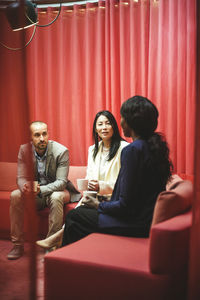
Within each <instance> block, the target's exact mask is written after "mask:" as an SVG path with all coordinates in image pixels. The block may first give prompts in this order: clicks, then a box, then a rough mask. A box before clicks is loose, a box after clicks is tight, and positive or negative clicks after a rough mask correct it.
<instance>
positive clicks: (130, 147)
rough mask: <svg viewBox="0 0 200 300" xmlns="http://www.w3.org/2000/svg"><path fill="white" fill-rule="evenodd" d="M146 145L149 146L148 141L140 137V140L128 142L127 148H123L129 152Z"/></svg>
mask: <svg viewBox="0 0 200 300" xmlns="http://www.w3.org/2000/svg"><path fill="white" fill-rule="evenodd" d="M146 146H147V142H146V141H145V140H142V139H138V140H135V141H133V142H132V143H130V144H128V146H127V147H126V148H125V149H123V152H124V151H127V152H129V151H132V150H136V149H137V150H139V151H140V150H142V149H144V148H146Z"/></svg>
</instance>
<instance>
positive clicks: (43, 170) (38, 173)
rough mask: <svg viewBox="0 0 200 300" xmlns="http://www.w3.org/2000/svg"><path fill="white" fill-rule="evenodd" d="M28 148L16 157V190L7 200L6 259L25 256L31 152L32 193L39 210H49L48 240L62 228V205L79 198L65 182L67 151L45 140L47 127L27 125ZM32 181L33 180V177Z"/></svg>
mask: <svg viewBox="0 0 200 300" xmlns="http://www.w3.org/2000/svg"><path fill="white" fill-rule="evenodd" d="M30 131H31V140H32V141H31V147H30V144H25V145H21V146H20V149H19V154H18V171H17V185H18V188H19V189H17V190H15V191H13V192H12V193H11V197H10V220H11V241H12V243H13V245H14V247H13V248H12V250H11V251H10V252H9V254H8V255H7V258H8V259H12V260H13V259H18V258H20V257H21V256H22V255H23V252H24V238H23V212H24V195H27V194H28V193H30V192H31V188H32V185H31V184H30V176H28V165H29V164H30V155H29V153H30V150H29V149H31V148H32V156H33V165H34V173H35V174H34V180H36V181H38V184H37V186H36V191H35V199H36V206H37V209H38V210H41V209H44V208H45V207H49V208H50V213H49V231H48V234H47V237H48V236H50V235H52V234H54V233H55V232H57V231H58V230H59V229H60V228H61V227H62V224H63V205H64V203H67V202H69V201H71V202H75V201H78V200H79V199H80V197H81V195H80V193H79V192H78V191H77V190H76V188H75V187H74V186H73V184H72V183H71V182H70V181H69V180H68V178H67V177H68V172H69V153H68V149H67V148H66V147H65V146H63V145H61V144H59V143H57V142H55V141H51V140H48V128H47V124H46V123H44V122H41V121H36V122H33V123H31V125H30ZM32 177H33V176H32Z"/></svg>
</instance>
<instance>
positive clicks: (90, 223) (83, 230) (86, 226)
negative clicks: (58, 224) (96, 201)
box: [62, 206, 98, 246]
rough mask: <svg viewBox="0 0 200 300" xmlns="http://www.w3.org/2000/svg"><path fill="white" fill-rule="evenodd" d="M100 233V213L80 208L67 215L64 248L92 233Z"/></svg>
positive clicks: (83, 207)
mask: <svg viewBox="0 0 200 300" xmlns="http://www.w3.org/2000/svg"><path fill="white" fill-rule="evenodd" d="M93 232H98V212H97V210H96V209H94V208H88V207H86V206H79V207H77V208H76V209H72V210H70V211H69V213H68V214H67V215H66V220H65V229H64V235H63V242H62V246H65V245H68V244H71V243H74V242H76V241H78V240H80V239H82V238H83V237H85V236H87V235H88V234H90V233H93Z"/></svg>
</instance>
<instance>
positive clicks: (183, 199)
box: [152, 180, 193, 225]
mask: <svg viewBox="0 0 200 300" xmlns="http://www.w3.org/2000/svg"><path fill="white" fill-rule="evenodd" d="M192 195H193V186H192V183H191V182H190V181H187V180H182V181H177V182H176V183H174V184H173V186H171V189H170V190H168V191H164V192H161V193H160V194H159V196H158V199H157V201H156V205H155V209H154V215H153V220H152V225H155V224H157V223H159V222H163V221H165V220H167V219H169V218H172V217H174V216H177V215H179V214H181V213H183V212H185V211H187V210H189V209H190V207H191V203H192Z"/></svg>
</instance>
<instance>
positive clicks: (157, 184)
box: [63, 96, 172, 246]
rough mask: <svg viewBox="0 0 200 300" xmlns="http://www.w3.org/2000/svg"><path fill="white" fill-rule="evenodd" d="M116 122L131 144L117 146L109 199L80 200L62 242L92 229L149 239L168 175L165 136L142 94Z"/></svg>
mask: <svg viewBox="0 0 200 300" xmlns="http://www.w3.org/2000/svg"><path fill="white" fill-rule="evenodd" d="M120 112H121V126H122V129H123V132H124V135H125V136H126V137H131V138H132V139H133V142H132V143H131V144H129V145H128V146H127V147H125V148H124V149H123V150H122V153H121V169H120V172H119V175H118V178H117V181H116V184H115V187H114V190H113V193H112V197H111V199H110V201H105V202H99V201H98V199H96V198H91V197H90V198H86V199H84V204H85V205H84V206H80V207H78V208H77V209H74V210H71V211H70V212H69V213H68V214H67V216H66V221H65V230H64V236H63V246H64V245H68V244H70V243H73V242H75V241H77V240H79V239H81V238H83V237H85V236H87V235H88V234H90V233H92V232H101V233H109V234H116V235H122V236H132V237H148V235H149V231H150V226H151V222H152V217H153V211H154V206H155V202H156V199H157V196H158V194H159V193H160V192H161V191H163V190H165V186H166V183H167V181H168V180H169V179H170V177H171V170H172V163H171V161H170V159H169V149H168V146H167V143H166V141H165V139H164V137H163V136H162V135H161V134H159V133H157V132H155V130H156V128H157V122H158V121H157V119H158V110H157V108H156V107H155V105H154V104H153V103H152V102H151V101H150V100H148V99H147V98H145V97H142V96H134V97H132V98H130V99H128V100H127V101H126V102H124V103H123V104H122V107H121V110H120Z"/></svg>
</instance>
